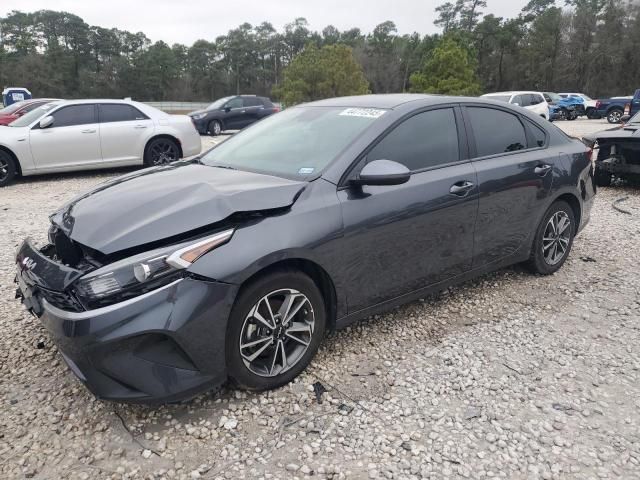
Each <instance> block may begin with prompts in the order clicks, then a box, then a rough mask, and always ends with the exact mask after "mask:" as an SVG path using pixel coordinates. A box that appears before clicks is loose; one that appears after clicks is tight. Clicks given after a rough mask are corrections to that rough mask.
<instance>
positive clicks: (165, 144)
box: [151, 140, 179, 165]
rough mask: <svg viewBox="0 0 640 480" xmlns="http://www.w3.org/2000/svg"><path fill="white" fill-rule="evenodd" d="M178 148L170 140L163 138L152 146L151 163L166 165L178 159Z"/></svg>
mask: <svg viewBox="0 0 640 480" xmlns="http://www.w3.org/2000/svg"><path fill="white" fill-rule="evenodd" d="M178 158H179V155H178V148H177V147H176V145H175V143H173V142H171V141H169V140H161V141H158V142H156V143H154V144H153V146H152V147H151V163H152V164H153V165H165V164H167V163H171V162H175V161H176V160H178Z"/></svg>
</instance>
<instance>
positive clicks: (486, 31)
mask: <svg viewBox="0 0 640 480" xmlns="http://www.w3.org/2000/svg"><path fill="white" fill-rule="evenodd" d="M489 1H490V0H489ZM486 7H487V0H452V1H448V2H445V3H443V4H442V5H440V6H439V7H437V8H436V11H435V12H434V17H433V22H434V23H435V24H436V25H437V26H438V27H439V28H440V29H441V31H440V32H439V33H436V34H430V35H424V34H421V33H418V32H414V33H413V34H399V33H398V31H397V28H396V25H395V24H394V23H393V22H392V21H386V22H383V23H381V24H379V25H378V26H376V27H375V28H374V29H373V31H372V32H368V33H365V32H362V31H361V30H360V29H359V28H357V27H355V28H352V29H349V30H339V29H337V28H336V27H334V26H332V25H329V26H327V27H325V28H324V29H322V31H313V30H311V29H310V28H309V24H308V22H307V21H306V20H305V19H304V18H297V19H295V20H293V21H292V22H291V23H289V24H287V25H285V26H284V28H283V29H282V30H281V31H278V30H276V29H275V28H274V27H273V25H272V24H270V23H269V22H263V23H261V24H260V25H257V26H254V25H251V24H249V23H243V24H242V25H240V26H238V27H237V28H235V29H231V30H229V32H228V33H227V34H226V35H222V36H219V37H217V38H215V39H202V40H198V41H196V42H195V43H194V44H193V45H191V46H186V45H181V44H173V45H168V44H167V43H165V42H163V41H156V42H151V41H150V40H149V38H147V37H146V35H145V34H144V33H142V32H137V33H131V32H127V31H124V30H119V29H117V28H103V27H99V26H91V25H88V24H87V23H86V22H84V21H83V20H82V18H80V17H78V16H77V15H73V14H71V13H68V12H58V11H51V10H40V11H37V12H33V13H24V12H20V11H12V12H10V13H9V14H8V15H7V16H6V17H4V18H0V86H8V85H12V86H25V87H27V88H29V89H30V90H31V91H32V92H33V93H34V94H35V95H36V96H39V97H61V98H78V97H113V98H119V97H133V98H135V99H137V100H143V101H145V100H175V101H178V100H182V101H208V100H212V99H215V98H218V97H222V96H225V95H231V94H236V93H255V94H259V95H266V96H273V97H274V98H275V99H280V98H283V99H288V101H289V102H290V103H296V102H299V101H305V100H309V99H314V98H321V97H323V96H329V95H334V94H350V93H365V92H367V91H370V92H373V93H388V92H402V91H422V92H433V93H451V94H471V95H473V94H478V93H482V92H487V91H497V90H518V89H535V90H544V91H584V92H586V93H588V94H590V95H592V96H606V95H626V94H629V93H630V92H632V91H633V90H634V89H636V88H638V87H640V54H639V53H638V47H637V46H638V45H640V6H638V2H631V1H629V0H566V1H563V2H562V3H560V1H559V0H531V1H530V2H529V3H528V4H527V5H525V7H524V8H523V9H522V11H521V12H520V14H519V15H518V16H516V17H515V18H503V17H499V16H495V15H492V14H484V12H483V11H484V9H485V8H486ZM426 27H427V25H425V29H426Z"/></svg>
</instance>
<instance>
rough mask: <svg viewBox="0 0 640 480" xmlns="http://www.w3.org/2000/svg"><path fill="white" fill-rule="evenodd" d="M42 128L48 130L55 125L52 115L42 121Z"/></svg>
mask: <svg viewBox="0 0 640 480" xmlns="http://www.w3.org/2000/svg"><path fill="white" fill-rule="evenodd" d="M39 125H40V128H47V127H50V126H51V125H53V117H52V116H51V115H47V116H46V117H44V118H43V119H42V120H40V123H39Z"/></svg>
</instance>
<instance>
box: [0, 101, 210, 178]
mask: <svg viewBox="0 0 640 480" xmlns="http://www.w3.org/2000/svg"><path fill="white" fill-rule="evenodd" d="M200 149H201V142H200V136H199V135H198V132H196V130H195V129H194V128H193V124H192V123H191V120H190V119H189V117H187V116H186V115H168V114H166V113H164V112H161V111H160V110H157V109H155V108H153V107H150V106H148V105H145V104H143V103H138V102H131V101H125V100H69V101H57V102H51V103H47V104H44V105H40V106H39V107H37V108H35V109H34V110H31V111H30V112H29V113H26V114H25V115H23V116H22V117H20V118H18V119H17V120H14V121H13V122H12V123H10V124H9V125H8V126H7V127H3V128H1V129H0V187H3V186H6V185H8V184H9V183H11V181H12V180H13V178H14V177H15V176H16V175H22V176H27V175H35V174H40V173H52V172H66V171H71V170H90V169H96V168H111V167H120V166H125V165H147V166H153V165H162V164H165V163H169V162H172V161H174V160H178V159H180V158H182V157H188V156H191V155H196V154H198V153H200Z"/></svg>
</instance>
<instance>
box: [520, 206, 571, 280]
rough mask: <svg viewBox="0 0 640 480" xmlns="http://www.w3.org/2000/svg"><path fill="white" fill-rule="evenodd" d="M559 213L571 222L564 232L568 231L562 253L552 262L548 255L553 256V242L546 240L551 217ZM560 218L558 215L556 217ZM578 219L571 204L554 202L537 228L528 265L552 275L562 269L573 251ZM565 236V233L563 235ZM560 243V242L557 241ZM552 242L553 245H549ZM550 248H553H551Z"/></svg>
mask: <svg viewBox="0 0 640 480" xmlns="http://www.w3.org/2000/svg"><path fill="white" fill-rule="evenodd" d="M556 214H558V216H559V217H560V218H566V219H568V220H569V224H568V226H567V227H566V228H567V229H568V230H564V231H563V233H565V232H566V234H567V237H566V241H567V243H566V246H565V250H564V252H563V253H562V255H561V256H560V257H559V258H558V259H557V260H556V261H555V262H553V263H552V262H551V261H550V259H549V258H548V257H552V256H553V255H552V252H553V248H554V247H553V242H551V241H548V240H545V238H550V237H545V233H547V234H548V230H547V227H548V225H549V223H550V222H551V219H552V218H554V216H555V215H556ZM556 218H558V217H556ZM576 229H577V226H576V220H575V215H574V214H573V210H572V209H571V207H570V206H569V204H568V203H567V202H565V201H563V200H558V201H556V202H554V203H553V204H552V205H551V206H550V207H549V209H548V210H547V212H546V213H545V214H544V217H542V221H541V222H540V225H538V228H537V229H536V234H535V235H536V236H535V238H534V240H533V247H532V249H531V254H530V257H529V261H528V262H527V267H528V268H529V269H530V270H531V271H532V272H534V273H539V274H540V275H551V274H552V273H555V272H557V271H558V270H560V268H561V267H562V265H564V262H565V261H566V260H567V257H568V256H569V254H570V253H571V247H572V245H573V238H574V236H575V234H576ZM563 236H564V235H563ZM556 243H557V244H558V245H559V244H560V242H559V241H556ZM549 244H551V245H552V246H551V247H548V245H549ZM549 248H550V249H551V250H549Z"/></svg>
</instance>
